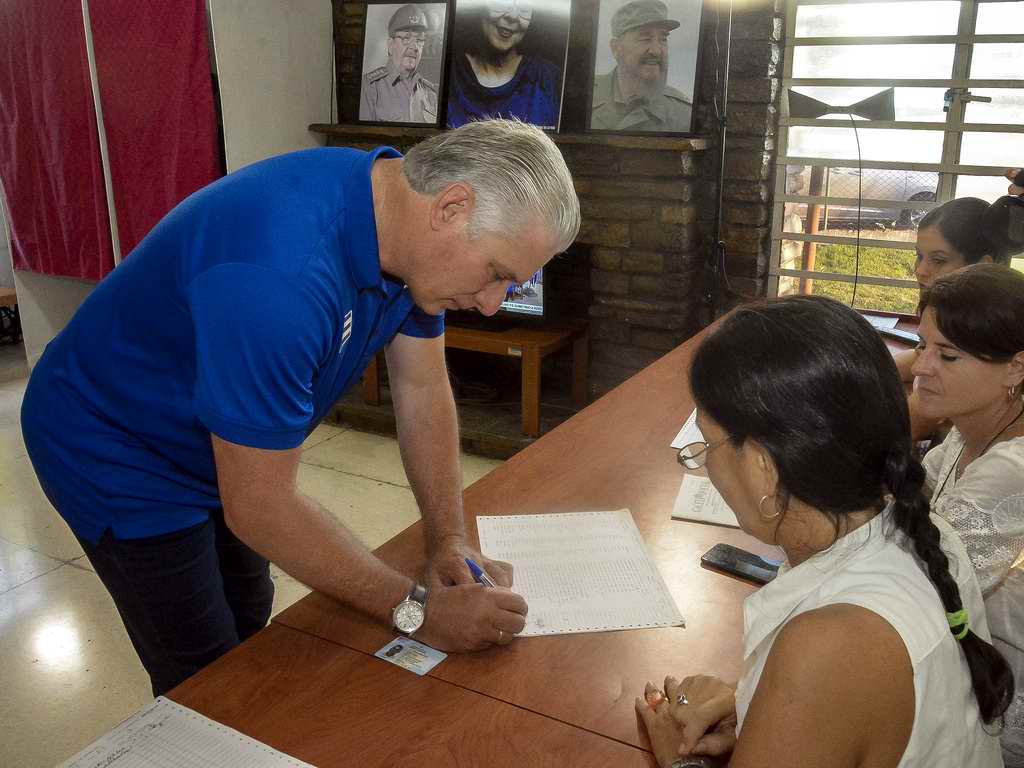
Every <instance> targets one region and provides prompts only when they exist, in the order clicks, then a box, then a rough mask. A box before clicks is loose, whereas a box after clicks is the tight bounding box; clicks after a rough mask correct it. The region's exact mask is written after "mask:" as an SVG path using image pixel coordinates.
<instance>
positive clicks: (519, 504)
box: [172, 337, 777, 768]
mask: <svg viewBox="0 0 1024 768" xmlns="http://www.w3.org/2000/svg"><path fill="white" fill-rule="evenodd" d="M698 341H699V337H698V339H694V340H691V341H689V342H687V343H686V344H684V345H683V346H682V347H680V348H678V349H676V350H675V351H673V352H670V353H669V354H667V355H666V356H664V357H663V358H661V359H660V360H659V361H657V362H656V363H654V364H653V365H651V366H649V367H648V368H647V369H645V370H644V371H642V372H641V373H639V374H637V375H636V376H634V377H633V378H632V379H630V380H629V381H627V382H626V383H624V384H623V385H621V386H620V387H618V388H617V389H615V390H614V391H612V392H611V393H609V394H608V395H606V396H605V397H603V398H601V399H600V400H598V401H597V402H595V403H594V404H592V405H591V406H589V407H588V408H586V409H585V410H583V411H582V412H580V413H579V414H577V415H576V416H574V417H573V418H571V419H570V420H569V421H567V422H565V423H564V424H562V425H561V426H559V427H558V428H557V429H555V430H554V431H552V432H551V433H550V434H548V435H546V436H544V437H542V438H541V439H540V440H538V441H537V442H536V443H534V444H533V445H532V446H531V447H529V448H527V449H526V450H524V451H522V452H520V453H519V454H517V455H516V456H515V457H513V458H512V459H510V460H509V461H508V462H506V463H505V464H504V465H502V466H501V467H499V468H498V469H497V470H495V471H494V472H492V473H491V474H489V475H488V476H487V477H485V478H483V479H481V480H480V481H478V482H477V483H475V484H474V485H473V486H472V487H471V488H470V489H468V490H467V492H466V496H465V506H466V517H467V523H468V527H469V530H470V533H471V535H473V536H475V533H476V525H475V519H476V516H477V515H481V514H529V513H541V512H571V511H583V510H599V509H618V508H622V507H628V508H629V509H630V510H631V511H632V513H633V517H634V519H635V520H636V523H637V525H638V527H639V528H640V530H641V532H642V533H643V535H644V538H645V540H646V542H647V545H648V547H649V549H650V551H651V554H652V556H653V558H654V560H655V561H656V563H657V565H658V567H659V569H660V570H661V573H662V574H663V575H664V577H665V580H666V582H667V583H668V586H669V589H670V590H671V592H672V594H673V596H674V597H675V599H676V601H677V603H678V605H679V607H680V610H681V611H682V613H683V616H684V617H685V618H686V621H687V627H686V628H685V629H684V628H679V627H675V628H668V629H653V630H641V631H630V632H606V633H597V634H582V635H568V636H561V637H537V638H520V639H518V640H516V642H515V643H513V644H512V645H510V646H508V647H501V648H497V647H496V648H492V649H490V650H488V651H484V652H481V653H475V654H463V655H452V656H449V658H448V659H447V660H446V661H445V662H444V663H443V664H441V665H439V666H438V667H436V668H435V669H434V670H433V671H432V672H431V673H430V675H429V676H427V677H426V678H417V677H415V676H414V675H412V674H411V673H408V672H405V671H403V670H399V669H397V668H394V667H391V666H390V665H387V664H385V663H384V662H381V661H380V660H378V659H375V658H372V654H373V652H375V651H376V650H378V649H379V648H381V647H382V646H383V645H384V644H385V643H387V642H388V641H389V640H391V639H392V638H393V637H394V635H395V632H394V630H392V629H390V628H388V627H385V626H382V625H380V624H376V623H374V622H373V621H370V620H369V619H367V618H365V617H364V616H362V615H360V614H358V613H356V612H354V611H350V610H348V609H346V608H344V607H343V606H341V605H339V604H338V603H336V602H334V601H333V600H331V599H329V598H327V597H325V596H323V595H321V594H316V593H314V594H311V595H309V596H307V597H305V598H303V599H302V600H301V601H299V602H298V603H296V604H295V605H293V606H292V607H291V608H289V609H287V610H286V611H284V612H283V613H281V614H279V615H278V616H277V617H276V618H275V619H274V623H273V625H272V626H271V627H270V628H269V629H267V630H264V631H263V632H261V633H260V634H258V635H257V636H256V637H255V638H253V639H252V640H250V641H249V642H247V643H245V644H243V645H242V646H241V647H240V648H239V649H236V650H235V651H232V652H231V653H230V654H228V655H227V656H226V657H224V658H223V659H222V660H220V661H218V662H217V663H215V664H213V665H211V666H210V667H208V668H207V669H205V670H203V671H202V672H200V673H199V674H198V675H196V676H195V677H194V678H192V679H190V680H189V681H188V682H186V683H185V684H183V685H182V686H180V687H179V688H178V689H176V690H175V691H174V692H173V694H172V697H173V698H175V699H176V700H178V701H179V702H181V703H182V704H185V705H187V706H190V707H193V708H194V709H197V710H199V711H200V712H203V713H204V714H207V715H209V716H210V717H213V718H215V719H218V720H221V721H223V722H225V723H227V724H229V725H232V726H233V727H236V728H238V729H239V730H241V731H243V732H245V733H248V734H250V735H252V736H254V737H255V738H258V739H261V740H263V741H266V742H268V743H270V744H271V745H274V746H278V747H280V748H281V749H284V750H285V751H287V752H290V753H292V754H295V755H296V756H298V757H300V758H302V759H306V760H309V761H310V762H313V763H315V764H318V765H332V764H343V763H344V764H358V765H360V766H361V767H363V768H369V766H377V765H380V766H385V765H397V764H402V763H401V761H400V760H398V759H397V756H407V755H417V756H420V755H421V753H419V752H417V751H416V750H417V749H420V748H421V747H422V748H423V749H429V750H435V751H434V752H430V754H431V755H432V757H431V758H430V759H427V760H425V761H422V760H421V761H420V762H419V763H413V764H421V765H431V766H433V765H447V764H452V765H455V764H459V765H489V766H492V765H505V764H509V765H511V764H513V763H514V764H516V765H524V766H525V765H548V764H551V765H559V766H564V765H616V766H618V765H623V766H626V765H647V766H653V765H654V761H653V757H652V756H651V755H650V754H649V752H648V751H647V750H648V748H649V745H648V742H647V739H646V736H645V734H644V733H643V730H642V728H640V727H639V725H638V722H637V719H636V715H635V713H634V711H633V701H634V697H636V696H638V695H640V694H641V693H642V691H643V686H644V682H645V681H647V680H651V681H657V682H659V683H660V681H661V680H662V678H663V677H664V676H665V675H666V674H669V673H671V674H675V675H677V676H681V675H685V674H690V673H697V672H706V673H711V674H716V675H720V676H722V677H724V678H726V679H736V678H738V676H739V674H740V669H741V661H742V659H741V636H742V627H743V621H742V612H741V603H742V600H743V598H745V597H746V596H747V595H749V594H750V593H751V592H752V587H751V586H749V585H748V584H746V583H745V582H741V581H739V580H736V579H732V578H730V577H727V576H723V575H720V574H718V573H716V572H713V571H709V570H704V569H702V568H701V567H700V555H701V554H702V553H703V552H705V551H706V550H707V549H709V548H710V547H711V546H712V545H714V544H715V543H717V542H720V541H724V542H728V543H732V544H735V545H737V546H741V547H744V548H747V549H750V550H752V551H756V552H759V553H762V554H769V555H770V554H773V553H774V552H776V551H777V550H774V549H773V548H771V547H768V546H766V545H764V544H761V543H760V542H757V541H756V540H754V539H753V538H751V537H749V536H747V535H746V534H744V533H743V532H741V531H738V530H735V529H731V528H720V527H714V526H709V525H699V524H694V523H684V522H679V521H672V520H671V519H670V516H671V510H672V505H673V501H674V499H675V496H676V493H677V492H678V489H679V483H680V481H681V477H682V468H681V467H680V466H679V465H678V463H677V461H676V456H675V454H676V452H675V451H674V450H673V449H672V448H670V447H669V443H670V442H671V440H672V438H673V437H674V436H675V434H676V432H677V431H678V429H679V427H680V426H681V425H682V423H683V421H684V420H685V419H686V417H687V416H688V415H689V413H690V411H691V409H692V408H693V400H692V398H691V396H690V393H689V388H688V385H687V370H688V365H689V361H690V358H691V356H692V353H693V350H694V348H695V346H696V344H697V342H698ZM377 553H378V554H379V555H380V556H381V557H382V558H383V559H384V560H386V561H387V562H389V563H391V564H392V565H394V566H395V567H396V568H399V569H400V570H402V571H404V572H406V573H408V574H410V575H415V574H418V573H419V572H420V571H421V569H422V566H423V528H422V524H420V523H417V524H415V525H413V526H411V527H410V528H408V529H406V530H405V531H404V532H403V533H401V534H399V535H398V536H396V537H395V538H394V539H392V540H391V541H389V542H388V543H386V544H385V545H383V546H382V547H381V548H380V549H378V550H377ZM381 701H386V702H387V704H381V703H380V702H381ZM460 702H463V703H460ZM463 707H470V708H471V709H474V710H476V709H477V707H479V711H480V713H481V714H480V715H479V716H480V718H482V720H481V721H477V720H472V719H467V718H465V717H457V716H456V715H455V714H453V713H454V712H458V711H461V710H462V708H463ZM387 712H393V713H394V719H395V720H396V721H397V722H398V723H400V724H401V726H402V727H400V728H397V729H395V730H389V729H387V728H385V726H384V725H383V724H382V723H381V722H380V719H381V718H385V717H386V713H387ZM512 715H515V716H514V717H513V716H512ZM307 717H308V718H312V719H311V720H307V719H306V718H307ZM480 722H485V723H487V724H488V728H489V729H490V730H488V731H486V735H482V734H483V733H484V732H480V733H477V732H476V731H475V730H474V729H476V728H478V727H480ZM424 739H426V740H427V741H428V742H429V743H428V745H427V746H422V745H423V741H424ZM570 742H571V743H577V744H578V746H579V748H580V749H581V750H582V751H581V752H580V753H578V754H577V753H572V756H571V757H566V753H565V752H560V751H559V750H563V748H564V745H565V744H566V743H570ZM332 750H336V751H337V753H335V751H332ZM453 750H454V751H453ZM458 750H462V751H461V752H459V754H461V755H463V757H456V756H455V755H456V752H457V751H458ZM506 752H507V753H508V754H509V755H513V756H515V759H514V760H513V759H512V758H511V757H510V758H509V759H508V761H505V758H504V757H503V755H504V754H505V753H506ZM547 752H550V754H546V753H547ZM337 754H343V756H344V760H341V761H338V760H337V759H336V758H337ZM423 754H425V753H423ZM558 755H561V756H562V757H561V759H558V758H557V756H558ZM591 755H593V756H594V759H593V760H591V759H590V756H591ZM599 755H601V756H602V757H598V756H599ZM612 755H614V759H612ZM345 760H347V762H345ZM503 761H504V762H503Z"/></svg>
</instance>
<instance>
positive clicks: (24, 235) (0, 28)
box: [0, 0, 114, 280]
mask: <svg viewBox="0 0 1024 768" xmlns="http://www.w3.org/2000/svg"><path fill="white" fill-rule="evenodd" d="M0 51H3V56H0V181H2V182H3V187H4V193H5V196H6V201H7V209H8V214H9V216H10V221H9V222H8V224H9V225H10V228H11V241H12V243H11V245H12V251H13V259H14V268H15V269H21V270H25V269H28V270H33V271H35V272H42V273H44V274H47V275H61V276H67V277H82V278H89V279H92V280H99V279H100V278H101V277H102V276H103V275H104V274H106V273H107V272H108V271H110V269H111V267H113V264H114V261H113V252H112V250H111V245H110V222H109V219H108V218H107V202H106V193H105V191H104V187H103V171H102V166H101V163H100V153H99V138H98V133H97V128H96V113H95V111H94V109H93V100H92V86H91V85H90V79H89V66H88V63H87V59H86V53H85V26H84V24H83V22H82V6H81V4H80V3H77V2H67V1H66V0H4V2H0Z"/></svg>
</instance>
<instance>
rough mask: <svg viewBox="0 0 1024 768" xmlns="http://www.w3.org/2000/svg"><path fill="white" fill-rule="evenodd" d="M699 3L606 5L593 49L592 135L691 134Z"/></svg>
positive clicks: (614, 1)
mask: <svg viewBox="0 0 1024 768" xmlns="http://www.w3.org/2000/svg"><path fill="white" fill-rule="evenodd" d="M700 13H701V3H700V0H605V2H602V3H601V6H600V11H599V14H598V22H597V40H596V42H595V45H594V51H595V56H594V68H593V72H594V83H593V93H592V96H591V102H590V122H589V127H590V129H591V130H597V131H616V132H622V133H633V132H638V133H639V132H654V133H689V132H690V131H691V130H692V128H693V93H694V84H695V80H696V74H697V52H698V48H699V41H700Z"/></svg>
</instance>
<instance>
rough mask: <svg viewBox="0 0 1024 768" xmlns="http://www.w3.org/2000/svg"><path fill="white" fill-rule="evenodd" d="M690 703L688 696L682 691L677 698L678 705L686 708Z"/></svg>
mask: <svg viewBox="0 0 1024 768" xmlns="http://www.w3.org/2000/svg"><path fill="white" fill-rule="evenodd" d="M689 703H690V700H689V699H687V698H686V694H684V693H683V692H682V691H680V692H679V695H678V696H676V704H681V705H684V706H685V705H686V704H689Z"/></svg>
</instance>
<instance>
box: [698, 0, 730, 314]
mask: <svg viewBox="0 0 1024 768" xmlns="http://www.w3.org/2000/svg"><path fill="white" fill-rule="evenodd" d="M720 13H721V12H720V11H718V13H716V17H715V19H716V22H715V52H716V61H715V85H716V88H715V97H714V99H713V104H714V110H715V117H716V118H717V122H718V125H719V132H718V140H719V157H718V189H717V193H718V205H717V206H716V208H715V239H714V243H713V244H712V247H711V251H712V253H711V261H710V267H711V270H710V272H711V274H710V279H709V280H708V286H707V290H706V291H705V294H704V300H705V301H706V302H707V304H708V305H709V307H710V309H711V319H712V320H714V319H715V317H716V316H717V315H718V309H719V308H718V303H719V302H718V294H719V290H718V289H719V276H720V275H721V276H722V277H723V278H724V281H725V288H726V290H727V291H729V292H730V293H734V291H733V290H732V286H731V285H730V283H729V276H728V274H727V273H726V271H725V260H726V248H725V242H724V241H723V240H722V218H723V216H722V203H723V195H724V188H725V141H726V135H727V133H728V113H729V58H730V55H731V53H732V0H729V21H728V24H727V25H726V28H725V61H724V63H721V66H722V67H724V69H725V75H724V77H723V78H722V107H721V112H719V108H718V88H717V85H718V70H719V68H720V62H719V56H718V54H719V48H718V18H719V15H720Z"/></svg>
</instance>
